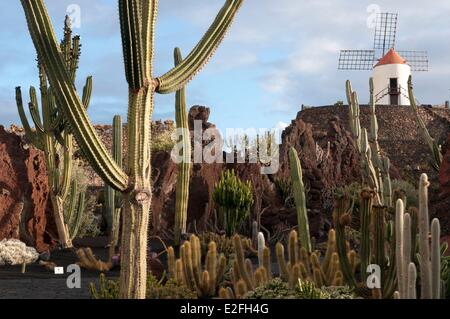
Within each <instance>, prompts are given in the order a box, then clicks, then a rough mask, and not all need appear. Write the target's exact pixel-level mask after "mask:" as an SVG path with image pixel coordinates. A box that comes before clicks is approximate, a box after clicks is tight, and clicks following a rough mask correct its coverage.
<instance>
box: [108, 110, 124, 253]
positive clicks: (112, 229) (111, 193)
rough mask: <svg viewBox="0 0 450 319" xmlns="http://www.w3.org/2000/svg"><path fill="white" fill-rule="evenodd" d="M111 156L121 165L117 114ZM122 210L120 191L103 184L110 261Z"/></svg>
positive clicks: (120, 140) (120, 127)
mask: <svg viewBox="0 0 450 319" xmlns="http://www.w3.org/2000/svg"><path fill="white" fill-rule="evenodd" d="M112 149H113V152H112V153H113V158H114V160H115V162H116V163H117V165H119V166H120V167H122V118H121V117H120V116H119V115H116V116H114V119H113V144H112ZM121 210H122V199H121V196H120V192H117V191H116V190H114V188H112V187H111V186H110V185H108V184H106V185H105V216H106V221H107V224H108V231H109V235H110V242H109V245H110V246H109V247H110V253H109V260H110V261H111V259H112V257H113V255H114V253H115V248H116V246H117V244H118V242H119V228H120V212H121Z"/></svg>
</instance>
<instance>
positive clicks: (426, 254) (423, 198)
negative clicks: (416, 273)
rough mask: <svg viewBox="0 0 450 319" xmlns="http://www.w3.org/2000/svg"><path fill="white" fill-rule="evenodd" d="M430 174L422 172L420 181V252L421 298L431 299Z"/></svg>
mask: <svg viewBox="0 0 450 319" xmlns="http://www.w3.org/2000/svg"><path fill="white" fill-rule="evenodd" d="M429 186H430V183H429V182H428V176H427V175H426V174H422V175H421V176H420V182H419V254H420V280H421V298H422V299H431V297H432V288H431V265H430V246H429V235H430V224H429V223H430V221H429V215H428V187H429Z"/></svg>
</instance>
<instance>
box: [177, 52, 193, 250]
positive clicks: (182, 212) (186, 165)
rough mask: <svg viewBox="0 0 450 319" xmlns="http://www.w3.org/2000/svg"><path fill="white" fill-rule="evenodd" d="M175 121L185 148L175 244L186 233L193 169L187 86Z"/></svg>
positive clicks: (179, 179) (181, 93)
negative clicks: (191, 172)
mask: <svg viewBox="0 0 450 319" xmlns="http://www.w3.org/2000/svg"><path fill="white" fill-rule="evenodd" d="M174 58H175V66H177V65H179V64H180V63H181V62H182V60H183V58H182V56H181V51H180V49H179V48H176V49H175V52H174ZM175 122H176V126H177V129H178V130H179V133H181V136H180V140H179V141H178V142H179V143H180V142H181V144H182V146H183V149H182V152H183V155H182V160H181V162H180V163H179V164H178V176H177V189H176V200H175V231H174V236H175V239H174V240H175V244H179V243H180V239H181V235H182V234H185V233H186V224H187V210H188V201H189V177H190V171H191V136H190V133H189V124H188V115H187V111H186V88H185V87H183V88H181V89H180V90H178V91H177V93H176V96H175Z"/></svg>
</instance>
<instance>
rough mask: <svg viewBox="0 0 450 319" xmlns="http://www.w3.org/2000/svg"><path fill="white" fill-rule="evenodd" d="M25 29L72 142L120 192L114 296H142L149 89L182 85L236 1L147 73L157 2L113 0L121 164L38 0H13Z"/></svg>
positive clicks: (215, 41) (213, 44) (217, 39)
mask: <svg viewBox="0 0 450 319" xmlns="http://www.w3.org/2000/svg"><path fill="white" fill-rule="evenodd" d="M21 3H22V7H23V9H24V12H25V16H26V18H27V23H28V28H29V30H30V35H31V38H32V40H33V42H34V45H35V47H36V50H37V52H38V57H39V59H40V60H41V63H42V64H43V65H45V66H47V67H48V71H49V72H48V77H49V82H50V85H51V87H52V88H53V91H54V94H55V97H56V100H57V101H58V102H59V105H58V106H59V107H60V108H61V110H62V113H63V115H64V118H65V120H66V121H67V122H68V124H69V125H70V128H71V132H73V134H74V136H75V138H76V140H77V143H78V145H79V146H80V148H81V150H82V151H83V153H84V155H85V156H86V158H87V159H88V160H89V162H90V164H91V166H92V167H93V168H94V170H95V171H96V172H97V173H98V174H99V175H100V177H102V178H103V180H104V181H105V182H106V183H108V184H110V185H111V186H112V187H114V188H115V189H116V190H118V191H120V192H121V193H122V194H123V200H124V207H123V218H122V220H123V227H122V230H123V231H122V245H121V248H122V252H121V273H120V297H121V298H145V290H146V277H147V262H146V256H147V229H148V221H149V215H150V213H149V212H150V205H151V160H150V159H151V158H150V144H151V117H152V112H153V108H154V94H155V93H172V92H175V91H177V90H179V89H180V88H182V87H184V86H185V85H186V84H187V83H188V82H189V81H190V80H191V79H192V78H193V77H194V76H195V75H196V74H197V73H198V72H199V71H200V69H201V68H202V67H203V66H204V65H205V64H206V63H207V62H208V60H209V59H210V58H211V56H212V55H213V53H214V52H215V50H216V49H217V47H218V46H219V44H220V43H221V41H222V39H223V38H224V36H225V33H226V31H227V30H228V29H229V27H230V25H231V24H232V22H233V20H234V17H235V15H236V13H237V11H238V9H239V8H240V6H241V4H242V3H243V0H227V1H226V2H225V4H224V6H223V8H222V9H221V10H220V12H219V14H218V16H217V18H216V19H215V20H214V22H213V23H212V25H211V27H210V28H209V29H208V31H207V32H206V34H205V36H203V38H202V39H201V40H200V42H199V43H198V45H196V46H195V48H194V49H193V50H192V52H191V53H190V54H189V55H188V56H187V57H186V59H184V60H183V62H181V63H180V64H179V65H177V66H176V67H174V68H173V69H172V70H170V71H169V72H167V73H166V74H164V75H162V76H160V77H157V78H154V77H153V59H154V34H155V21H156V16H157V8H158V1H157V0H148V1H139V0H119V1H118V4H119V16H120V22H121V23H120V25H121V33H122V43H123V54H124V64H125V74H126V79H127V82H128V85H129V111H128V143H129V150H128V165H127V167H128V170H127V173H126V172H125V171H124V170H123V169H122V168H121V167H119V165H117V163H116V162H115V161H114V159H113V158H112V156H111V155H110V154H109V153H108V151H107V150H106V148H105V146H104V145H103V144H102V143H101V141H100V138H99V137H98V135H97V133H96V132H95V129H94V127H93V125H92V123H91V122H90V120H89V118H88V116H87V113H86V110H85V107H84V105H83V104H82V102H81V99H80V98H79V96H78V94H77V92H76V90H75V88H74V86H73V81H72V80H71V78H70V73H69V72H68V70H67V69H66V67H65V65H64V59H63V56H62V55H61V54H60V53H61V50H60V48H59V46H58V43H57V42H56V38H55V33H54V30H53V28H52V24H51V21H50V17H49V15H48V12H47V9H46V7H45V4H44V1H43V0H35V1H29V0H21Z"/></svg>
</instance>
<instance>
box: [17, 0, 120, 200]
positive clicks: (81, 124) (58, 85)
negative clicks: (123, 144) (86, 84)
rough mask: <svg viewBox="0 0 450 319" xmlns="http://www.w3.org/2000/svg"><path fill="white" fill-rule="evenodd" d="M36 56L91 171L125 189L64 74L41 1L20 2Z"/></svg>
mask: <svg viewBox="0 0 450 319" xmlns="http://www.w3.org/2000/svg"><path fill="white" fill-rule="evenodd" d="M21 3H22V6H23V9H24V12H25V15H26V18H27V23H28V27H29V31H30V34H31V37H32V39H33V42H34V45H35V47H36V50H37V51H38V56H39V58H40V59H42V61H43V63H44V64H45V65H46V66H47V69H48V77H49V81H50V84H51V86H52V87H53V92H54V94H55V97H56V100H57V101H58V103H59V105H60V107H61V109H62V111H63V113H64V115H65V118H66V119H67V122H68V124H69V125H70V128H71V131H72V132H73V133H74V135H75V138H76V140H77V142H78V144H79V145H80V148H81V149H82V151H83V153H84V155H85V156H86V158H87V159H88V160H89V162H90V163H91V165H92V167H93V168H94V170H95V171H96V172H97V173H98V174H99V175H100V176H101V177H102V178H103V179H104V180H105V181H106V182H107V183H109V184H110V185H112V186H113V187H115V188H117V189H119V190H122V191H124V190H126V189H127V188H128V176H127V175H126V174H125V173H124V172H123V170H122V169H121V168H120V167H118V165H117V164H116V163H115V162H114V160H113V159H112V157H111V156H110V155H109V153H108V151H107V150H106V148H105V146H104V145H103V144H102V143H101V141H100V138H99V137H98V135H97V133H96V131H95V129H94V127H93V125H92V124H91V122H90V121H89V119H88V115H87V113H86V110H85V108H84V106H83V104H82V102H81V100H80V98H79V96H78V94H77V92H76V90H75V87H74V85H73V83H72V81H71V78H70V75H69V73H68V71H67V68H66V66H65V63H64V61H63V58H62V57H61V51H60V48H59V46H58V44H57V41H56V36H55V33H54V30H53V28H52V26H51V22H50V18H49V16H48V13H47V9H46V7H45V5H44V2H43V0H35V1H28V0H21Z"/></svg>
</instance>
